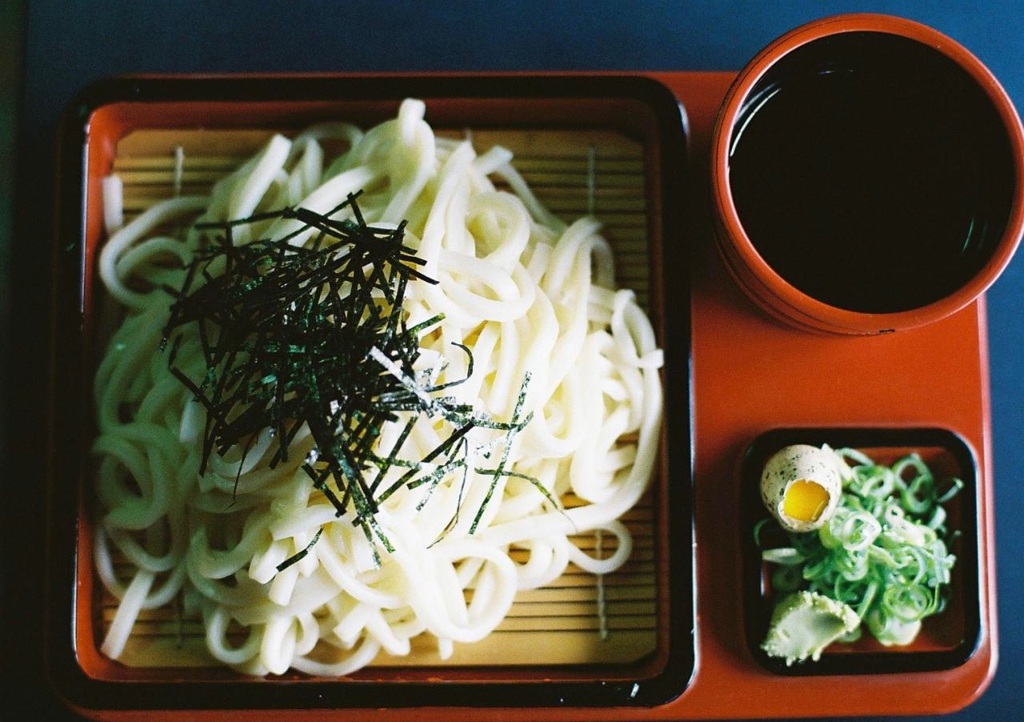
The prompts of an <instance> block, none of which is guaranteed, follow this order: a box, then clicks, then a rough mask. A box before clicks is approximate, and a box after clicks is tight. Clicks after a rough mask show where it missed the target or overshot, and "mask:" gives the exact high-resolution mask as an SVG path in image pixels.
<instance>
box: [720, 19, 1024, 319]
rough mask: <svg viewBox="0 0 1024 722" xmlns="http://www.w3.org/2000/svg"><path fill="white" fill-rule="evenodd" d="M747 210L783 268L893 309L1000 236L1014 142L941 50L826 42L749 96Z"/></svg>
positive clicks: (972, 269)
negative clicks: (1011, 141)
mask: <svg viewBox="0 0 1024 722" xmlns="http://www.w3.org/2000/svg"><path fill="white" fill-rule="evenodd" d="M729 184H730V188H731V192H732V196H733V199H734V202H735V205H736V211H737V213H738V216H739V219H740V222H741V224H742V226H743V228H744V230H745V232H746V234H747V236H748V237H749V238H750V241H751V242H752V243H753V245H754V248H755V249H756V250H757V252H758V253H759V254H760V255H761V257H762V258H763V259H764V260H765V262H766V263H768V265H769V266H771V267H772V268H773V269H774V270H775V272H776V273H778V274H779V275H780V276H782V278H784V279H785V280H786V281H787V282H789V283H790V284H791V285H793V286H795V287H796V288H797V289H799V290H800V291H802V292H804V293H805V294H807V295H809V296H811V297H813V298H815V299H817V300H819V301H822V302H824V303H826V304H828V305H831V306H835V307H838V308H842V309H846V310H850V311H859V312H865V313H892V312H898V311H906V310H910V309H914V308H919V307H921V306H925V305H927V304H929V303H931V302H933V301H937V300H939V299H940V298H943V297H945V296H947V295H949V294H950V293H952V292H953V291H955V290H956V289H957V288H959V287H961V286H963V285H964V284H965V283H966V282H967V281H968V280H969V279H971V278H972V277H973V276H974V275H975V274H977V272H978V271H979V270H980V269H981V268H982V266H984V265H985V263H986V261H987V260H988V259H989V257H990V256H991V254H992V251H993V249H994V248H995V247H996V245H997V244H998V243H999V240H1000V237H1001V235H1002V234H1003V231H1004V229H1005V227H1006V224H1007V220H1008V217H1009V215H1010V210H1011V206H1012V203H1013V192H1014V187H1015V178H1014V169H1013V165H1012V153H1011V146H1010V142H1009V140H1008V137H1007V132H1006V129H1005V126H1004V124H1003V122H1002V120H1001V118H1000V116H999V115H998V113H997V111H996V110H995V108H994V107H993V104H992V101H991V100H990V99H989V98H988V96H987V95H986V94H985V92H984V91H982V90H981V89H980V88H979V87H978V86H977V85H976V83H975V81H974V80H972V79H971V77H970V76H969V75H968V74H967V73H966V72H965V71H964V70H962V69H961V68H959V67H958V66H957V65H956V64H955V63H954V62H953V61H951V60H949V59H948V58H946V57H944V56H943V55H941V54H940V53H938V52H937V51H935V50H933V49H931V48H930V47H928V46H926V45H924V44H922V43H919V42H916V41H913V40H909V39H906V38H901V37H897V36H894V35H887V34H885V33H878V32H851V33H843V34H840V35H835V36H830V37H828V38H824V39H820V40H816V41H814V42H811V43H808V44H806V45H803V46H801V47H799V48H797V49H795V50H793V51H792V52H790V53H789V54H788V55H786V56H785V57H783V58H781V59H780V60H779V61H778V63H777V64H776V65H774V66H773V67H772V68H771V70H770V71H769V72H768V73H766V74H765V76H764V77H763V78H762V79H761V80H759V81H758V83H757V84H756V85H755V86H754V88H753V89H752V91H751V93H750V99H749V100H748V101H747V102H746V103H745V105H744V107H743V108H741V110H740V113H739V116H738V120H737V123H736V125H735V128H734V130H733V133H732V137H731V139H730V157H729Z"/></svg>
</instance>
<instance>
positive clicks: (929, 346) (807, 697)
mask: <svg viewBox="0 0 1024 722" xmlns="http://www.w3.org/2000/svg"><path fill="white" fill-rule="evenodd" d="M648 76H649V77H651V78H654V79H656V80H658V81H660V82H661V83H663V84H664V85H665V86H667V87H668V88H669V89H670V90H671V91H672V93H674V94H675V96H676V97H677V98H678V99H679V101H680V102H681V103H682V105H683V106H684V108H685V111H686V115H687V117H688V122H689V129H688V130H689V143H690V152H689V162H690V167H689V169H688V172H687V177H688V182H689V186H688V188H687V192H686V193H685V195H684V197H681V198H680V199H679V203H680V204H682V205H683V207H684V208H685V211H686V220H685V224H684V230H683V231H682V232H683V233H685V234H686V237H685V238H681V239H678V241H679V243H680V244H683V245H684V246H689V247H690V248H691V249H692V299H691V303H692V313H691V323H692V348H691V358H692V394H693V405H692V408H691V409H690V416H691V419H692V437H693V449H692V455H693V466H694V493H693V500H694V518H693V520H692V522H693V532H694V537H693V538H694V543H695V550H696V593H695V598H696V609H695V614H696V624H695V630H696V632H695V634H696V639H695V643H694V644H695V650H696V663H695V672H694V674H693V677H692V679H690V681H689V685H687V684H686V680H685V679H680V680H679V687H678V688H679V689H683V688H685V689H683V692H682V694H680V695H679V696H678V697H675V698H674V699H672V700H671V701H668V702H663V703H662V702H659V703H657V704H656V705H655V706H650V707H644V706H635V705H634V706H629V707H626V706H622V707H616V706H603V707H558V706H550V707H540V708H538V707H523V708H494V707H488V708H482V709H481V708H477V709H471V708H468V707H465V706H455V707H438V706H430V707H419V708H415V709H409V708H401V707H399V708H393V709H377V710H373V711H372V715H370V714H368V710H366V709H345V710H339V709H327V710H325V709H322V708H316V709H314V708H310V709H303V710H295V711H292V710H288V711H287V712H288V716H289V718H292V719H314V718H315V719H337V720H362V719H367V718H369V717H372V719H377V720H408V719H417V720H437V721H438V722H441V721H445V722H450V721H451V720H456V719H473V720H480V721H483V722H486V721H487V720H494V721H495V722H497V721H498V720H502V721H508V722H512V721H514V720H669V719H691V718H728V717H741V718H751V717H804V716H816V717H838V716H854V715H884V714H900V715H905V714H907V715H911V714H935V713H941V712H948V711H952V710H955V709H958V708H960V707H963V706H965V705H967V704H969V703H970V702H971V701H972V700H973V699H975V698H976V697H977V696H978V695H980V694H981V693H982V692H983V691H984V689H985V687H986V686H987V684H988V682H989V681H990V679H991V677H992V675H993V673H994V671H995V661H996V625H995V599H994V596H995V581H994V573H993V561H994V548H993V528H992V519H993V517H992V512H991V505H992V479H991V450H990V438H989V435H990V428H989V391H988V377H987V374H988V360H987V340H986V336H985V333H986V327H985V308H984V299H983V298H982V299H981V300H979V301H977V302H975V303H973V304H971V305H970V306H968V307H967V308H965V309H964V310H962V311H961V312H959V313H957V314H955V315H953V316H951V317H949V318H947V319H945V320H943V321H940V322H937V323H935V324H933V325H930V326H927V327H924V328H921V329H917V330H913V331H906V332H900V333H896V334H889V335H882V336H874V337H828V336H817V335H811V334H807V333H803V332H800V331H796V330H792V329H789V328H786V327H783V326H781V325H778V324H777V323H776V322H774V321H771V320H769V319H768V317H767V316H765V315H763V314H762V313H761V312H760V311H759V310H758V309H757V308H755V307H754V306H753V305H752V304H751V303H750V301H748V300H747V298H746V297H745V296H744V295H743V294H742V293H741V292H740V290H739V289H738V288H736V286H735V285H734V284H733V282H732V280H731V279H730V277H729V275H728V273H727V272H726V271H725V269H724V268H723V267H722V265H721V263H720V261H719V258H718V256H717V253H716V251H715V250H714V244H713V241H712V239H711V222H710V208H711V203H710V200H709V198H708V188H707V186H708V179H707V176H708V170H707V155H708V147H709V142H710V134H711V129H712V126H713V124H714V120H715V115H716V112H717V109H718V106H719V103H720V102H721V100H722V98H723V96H724V94H725V91H726V89H727V87H728V86H729V83H730V82H731V80H732V78H733V77H734V74H732V73H698V72H672V73H652V74H648ZM664 243H665V245H666V246H671V244H672V243H673V239H672V238H665V239H664ZM667 403H668V404H672V403H673V399H672V398H668V399H667ZM794 427H803V428H825V427H849V428H853V427H858V428H885V429H897V430H900V429H918V428H939V429H942V430H945V431H947V432H951V433H952V434H953V435H955V436H956V437H957V438H958V439H961V440H962V441H963V442H964V443H965V445H966V447H968V448H969V449H970V450H971V451H972V452H973V455H974V460H975V461H976V466H977V475H976V485H975V489H974V491H975V497H974V499H975V501H976V518H977V549H976V557H977V564H976V575H977V578H978V600H977V607H976V610H977V616H978V622H979V623H978V625H977V626H978V629H979V632H978V634H977V643H976V645H974V646H972V649H971V650H970V652H971V653H970V654H969V655H968V656H967V658H966V660H965V661H961V662H959V663H957V664H956V665H953V666H950V667H947V668H944V669H939V670H935V671H915V672H905V673H904V672H891V671H890V672H886V673H881V674H870V673H868V674H850V675H848V674H836V675H828V674H826V675H815V674H808V675H800V674H796V675H789V674H780V673H778V672H777V671H773V670H771V669H767V668H766V667H765V666H763V665H762V664H760V663H759V662H758V660H757V659H756V658H755V655H754V654H752V653H751V646H750V640H748V638H747V635H746V631H745V624H744V620H745V617H746V613H747V610H746V609H745V608H744V600H745V595H744V568H745V564H746V562H745V560H744V550H745V549H746V548H747V544H746V539H747V536H746V535H748V534H750V530H749V528H748V527H747V525H746V524H745V522H744V520H745V518H746V517H745V515H744V514H742V513H741V512H740V510H741V507H742V499H743V498H744V494H743V493H742V491H741V472H740V467H741V461H742V458H743V455H744V453H745V450H746V449H748V448H749V447H750V445H751V444H752V443H754V442H755V440H756V439H758V438H759V437H761V436H762V435H764V434H766V433H769V432H771V431H773V430H776V429H782V428H794ZM676 521H677V522H678V523H680V524H683V525H685V524H688V522H689V520H687V519H682V520H676ZM463 704H465V703H463ZM97 706H98V707H99V708H101V709H102V706H103V705H102V700H100V701H98V702H97ZM312 706H314V705H313V704H312V703H311V707H312ZM94 712H95V710H94ZM282 712H283V711H282V710H272V711H271V710H244V711H234V710H220V711H204V712H203V713H201V714H200V715H199V716H200V717H202V718H203V719H243V718H245V719H250V720H251V719H262V718H266V719H271V718H273V717H281V716H282ZM176 714H177V715H180V714H184V713H182V712H178V713H175V711H173V710H165V711H164V712H163V713H159V714H154V713H152V712H147V711H145V710H125V709H119V710H118V711H117V712H116V713H114V712H111V713H104V712H102V711H100V712H98V713H96V714H95V715H94V716H97V717H109V718H111V719H114V718H116V719H146V720H152V719H167V718H174V717H176ZM187 716H188V717H189V718H195V717H196V714H195V713H194V712H192V711H190V712H188V713H187Z"/></svg>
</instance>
